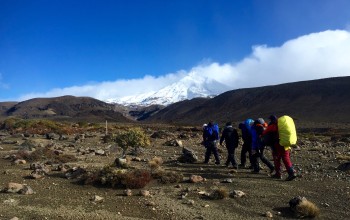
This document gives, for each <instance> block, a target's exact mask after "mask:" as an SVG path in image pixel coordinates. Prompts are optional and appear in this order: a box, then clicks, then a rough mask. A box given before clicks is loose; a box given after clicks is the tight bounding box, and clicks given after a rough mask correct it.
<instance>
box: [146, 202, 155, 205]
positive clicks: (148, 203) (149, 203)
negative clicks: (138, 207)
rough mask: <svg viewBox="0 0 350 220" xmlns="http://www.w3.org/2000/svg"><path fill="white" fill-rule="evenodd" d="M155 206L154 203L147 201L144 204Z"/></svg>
mask: <svg viewBox="0 0 350 220" xmlns="http://www.w3.org/2000/svg"><path fill="white" fill-rule="evenodd" d="M155 205H156V204H155V203H154V202H152V201H148V202H147V203H146V206H155Z"/></svg>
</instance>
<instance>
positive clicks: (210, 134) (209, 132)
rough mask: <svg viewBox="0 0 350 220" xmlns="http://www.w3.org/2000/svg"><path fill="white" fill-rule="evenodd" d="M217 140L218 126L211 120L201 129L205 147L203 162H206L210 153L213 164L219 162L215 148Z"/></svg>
mask: <svg viewBox="0 0 350 220" xmlns="http://www.w3.org/2000/svg"><path fill="white" fill-rule="evenodd" d="M218 141H219V127H218V125H217V124H214V123H213V122H212V121H210V122H209V123H208V125H207V126H206V127H205V128H204V129H203V143H204V146H205V147H206V148H207V150H206V152H205V159H204V163H206V164H208V163H209V159H210V156H211V154H212V153H213V154H214V157H215V164H217V165H218V164H220V157H219V153H218V148H217V142H218Z"/></svg>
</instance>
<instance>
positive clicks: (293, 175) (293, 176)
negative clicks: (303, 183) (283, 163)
mask: <svg viewBox="0 0 350 220" xmlns="http://www.w3.org/2000/svg"><path fill="white" fill-rule="evenodd" d="M295 178H297V176H296V175H295V174H294V173H293V174H291V175H289V176H288V177H287V179H286V181H292V180H294V179H295Z"/></svg>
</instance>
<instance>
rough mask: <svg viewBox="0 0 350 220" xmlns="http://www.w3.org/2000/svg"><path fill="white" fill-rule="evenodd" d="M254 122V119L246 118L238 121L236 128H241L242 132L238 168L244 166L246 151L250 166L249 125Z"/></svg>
mask: <svg viewBox="0 0 350 220" xmlns="http://www.w3.org/2000/svg"><path fill="white" fill-rule="evenodd" d="M253 124H254V120H253V119H250V118H248V119H247V120H245V121H244V122H242V123H240V124H239V126H238V128H239V129H241V132H242V140H243V145H242V150H241V164H240V165H239V168H246V161H247V153H248V158H249V162H250V168H252V167H253V166H252V164H253V162H252V152H251V150H252V135H251V132H250V130H251V127H252V125H253Z"/></svg>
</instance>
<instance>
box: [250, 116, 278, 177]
mask: <svg viewBox="0 0 350 220" xmlns="http://www.w3.org/2000/svg"><path fill="white" fill-rule="evenodd" d="M266 126H267V125H266V123H265V121H264V119H262V118H259V119H257V120H255V121H254V125H253V127H252V130H251V134H252V162H253V171H252V173H259V172H260V166H259V158H260V159H261V161H262V162H263V163H264V164H266V166H268V168H269V169H270V173H272V172H273V171H274V169H275V168H274V166H273V165H272V163H271V162H270V161H269V160H268V159H267V158H266V157H265V156H264V149H265V145H264V143H263V142H262V140H261V135H262V133H263V131H264V130H265V127H266Z"/></svg>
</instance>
